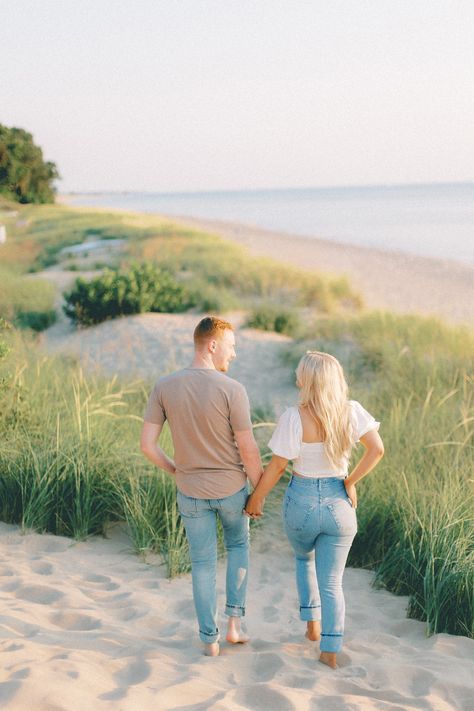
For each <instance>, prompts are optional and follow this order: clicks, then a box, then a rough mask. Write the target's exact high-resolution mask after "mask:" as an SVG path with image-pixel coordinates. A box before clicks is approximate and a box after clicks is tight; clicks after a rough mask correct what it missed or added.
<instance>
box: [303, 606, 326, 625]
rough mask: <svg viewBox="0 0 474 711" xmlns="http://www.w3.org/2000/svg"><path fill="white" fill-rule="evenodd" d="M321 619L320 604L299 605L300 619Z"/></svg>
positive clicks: (312, 620) (307, 620) (306, 620)
mask: <svg viewBox="0 0 474 711" xmlns="http://www.w3.org/2000/svg"><path fill="white" fill-rule="evenodd" d="M320 619H321V605H310V606H309V607H300V620H303V621H304V622H314V621H317V620H320Z"/></svg>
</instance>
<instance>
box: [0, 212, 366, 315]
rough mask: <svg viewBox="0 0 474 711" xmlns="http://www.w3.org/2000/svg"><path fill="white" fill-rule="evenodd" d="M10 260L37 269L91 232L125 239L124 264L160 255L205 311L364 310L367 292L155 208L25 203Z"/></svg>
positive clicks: (6, 258) (5, 257) (7, 250)
mask: <svg viewBox="0 0 474 711" xmlns="http://www.w3.org/2000/svg"><path fill="white" fill-rule="evenodd" d="M7 227H8V234H9V237H8V241H7V244H5V245H2V247H1V250H2V251H1V254H2V261H3V263H9V264H15V265H16V266H17V268H19V269H22V270H23V272H26V271H28V270H29V271H38V270H41V269H44V268H45V267H48V266H51V265H53V264H56V263H57V262H58V261H60V259H61V256H60V251H61V249H62V248H63V247H66V246H71V245H73V244H76V243H82V242H84V241H85V240H87V239H89V238H94V239H97V238H100V239H109V238H110V239H112V238H114V239H116V238H120V239H124V240H125V241H126V249H125V251H124V253H123V254H122V255H121V258H120V262H121V265H122V266H127V264H129V263H130V262H131V261H135V262H153V263H156V264H157V265H159V266H160V267H161V268H163V269H165V270H167V271H169V272H171V273H172V274H173V275H174V277H175V278H177V279H178V280H179V281H181V282H182V284H183V286H185V287H186V289H187V290H188V291H189V293H190V295H191V296H192V297H193V298H192V299H191V301H192V302H193V303H194V305H195V306H196V307H197V308H198V309H201V310H203V311H214V312H217V311H221V312H222V311H225V310H226V309H229V308H237V307H247V306H249V305H250V304H251V303H253V302H255V301H257V302H258V301H260V300H266V299H273V300H276V301H278V302H280V303H282V304H283V303H285V304H287V305H295V306H312V307H313V308H315V309H317V310H318V311H320V312H324V313H330V312H332V311H338V310H341V309H342V310H344V309H345V310H354V309H355V310H357V309H359V307H360V306H361V297H360V295H359V294H357V293H356V292H355V291H354V290H353V289H352V287H351V286H350V284H349V282H348V281H347V279H345V278H344V277H331V276H327V275H324V274H320V273H316V272H314V273H313V272H307V271H304V270H302V269H298V268H296V267H291V266H287V265H282V264H280V263H279V262H277V261H274V260H271V259H265V258H254V257H252V256H251V255H249V254H248V253H247V252H246V250H245V249H243V248H242V247H240V246H238V245H235V244H232V243H230V242H227V241H225V240H223V239H221V238H219V237H217V236H215V235H209V234H206V233H203V232H199V231H196V230H190V229H188V228H185V227H181V226H179V225H176V224H173V223H172V222H171V221H169V220H164V219H162V218H160V217H158V216H153V215H137V214H133V213H120V212H115V213H114V212H108V211H105V210H86V209H82V208H68V207H64V206H61V205H49V206H38V205H35V206H30V205H29V206H20V207H19V216H18V218H15V219H13V218H9V224H8V226H7Z"/></svg>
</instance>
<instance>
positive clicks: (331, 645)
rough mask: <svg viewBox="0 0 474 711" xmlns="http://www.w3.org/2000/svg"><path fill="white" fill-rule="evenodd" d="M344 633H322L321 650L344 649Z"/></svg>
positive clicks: (337, 650)
mask: <svg viewBox="0 0 474 711" xmlns="http://www.w3.org/2000/svg"><path fill="white" fill-rule="evenodd" d="M343 638H344V637H343V635H342V634H322V635H321V643H320V645H319V649H320V651H321V652H332V653H335V652H340V651H341V649H342V641H343Z"/></svg>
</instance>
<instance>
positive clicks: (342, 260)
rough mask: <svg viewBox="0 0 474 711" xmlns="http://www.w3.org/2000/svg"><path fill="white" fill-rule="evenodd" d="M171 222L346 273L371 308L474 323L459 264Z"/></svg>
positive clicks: (470, 286) (467, 273)
mask: <svg viewBox="0 0 474 711" xmlns="http://www.w3.org/2000/svg"><path fill="white" fill-rule="evenodd" d="M170 220H172V221H174V222H179V223H180V224H184V225H187V226H189V227H192V228H195V229H201V230H204V231H206V232H211V233H213V234H217V235H220V236H221V237H224V238H225V239H229V240H232V241H233V242H237V243H238V244H241V245H243V246H245V247H247V249H249V251H250V252H251V253H252V254H255V255H259V256H265V257H273V258H274V259H278V260H279V261H282V262H285V263H286V264H294V265H295V266H298V267H302V268H303V269H308V270H311V269H317V270H318V271H322V272H330V273H332V274H345V275H347V277H348V278H349V280H350V282H351V283H352V284H353V285H354V287H355V288H356V290H358V291H359V292H360V293H361V294H362V296H363V298H364V301H365V305H366V306H367V307H368V308H371V309H389V310H392V311H397V312H399V313H418V314H423V315H434V316H440V317H442V318H443V319H446V320H448V321H452V322H456V323H467V324H471V325H472V324H474V268H472V267H470V266H468V265H464V264H461V263H460V262H455V261H454V260H448V259H445V260H442V259H430V258H427V257H419V256H417V255H414V254H408V253H405V252H390V251H385V250H379V249H369V248H366V247H357V246H354V245H348V244H343V243H341V242H330V241H328V240H323V239H317V238H313V237H301V236H298V235H291V234H286V233H284V232H274V231H270V230H264V229H262V228H260V227H255V226H252V225H245V224H241V223H236V222H223V221H220V220H204V219H200V218H192V219H191V218H176V217H172V216H170Z"/></svg>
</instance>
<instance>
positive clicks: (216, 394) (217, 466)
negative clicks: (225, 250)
mask: <svg viewBox="0 0 474 711" xmlns="http://www.w3.org/2000/svg"><path fill="white" fill-rule="evenodd" d="M235 357H236V354H235V338H234V329H233V327H232V325H231V324H230V323H228V322H227V321H223V320H222V319H218V318H215V317H206V318H203V319H202V320H201V321H200V322H199V323H198V325H197V326H196V329H195V331H194V358H193V361H192V363H191V366H190V367H188V368H184V369H183V370H179V371H177V372H176V373H172V374H171V375H168V376H166V377H164V378H161V379H160V380H158V382H157V383H156V385H155V387H154V389H153V391H152V393H151V395H150V398H149V401H148V406H147V408H146V411H145V416H144V424H143V430H142V437H141V448H142V451H143V453H144V454H145V456H146V457H147V458H148V459H149V460H150V461H152V462H153V463H154V464H156V466H157V467H160V468H161V469H165V470H166V471H168V472H169V473H170V474H172V475H173V476H174V477H175V479H176V484H177V487H178V495H177V500H178V508H179V512H180V514H181V518H182V520H183V523H184V526H185V529H186V536H187V539H188V543H189V549H190V555H191V564H192V580H193V596H194V605H195V608H196V614H197V618H198V623H199V636H200V638H201V641H202V642H204V645H205V650H204V651H205V654H207V655H208V656H217V655H218V654H219V630H218V628H217V596H216V567H217V530H216V515H218V516H219V518H220V520H221V522H222V527H223V530H224V541H225V547H226V551H227V577H226V596H227V600H226V614H227V615H228V617H229V619H228V627H227V635H226V639H227V641H228V642H230V643H232V644H237V643H239V642H240V643H242V642H247V641H248V637H246V635H245V634H244V633H243V631H242V629H241V624H240V623H241V619H240V618H241V617H242V616H243V615H244V614H245V595H246V589H247V571H248V521H249V519H248V517H247V516H245V515H244V514H243V509H244V507H245V502H246V499H247V477H248V479H249V480H250V481H251V483H252V484H253V486H254V487H255V486H256V485H257V483H258V480H259V479H260V476H261V474H262V463H261V459H260V453H259V450H258V446H257V443H256V442H255V439H254V436H253V430H252V423H251V420H250V407H249V401H248V397H247V393H246V392H245V388H244V387H243V385H241V384H240V383H238V382H237V381H235V380H232V379H231V378H229V377H227V376H226V375H224V373H226V372H227V370H228V368H229V363H230V362H231V361H232V360H233V359H234V358H235ZM165 420H167V421H168V424H169V427H170V430H171V436H172V439H173V446H174V460H172V459H170V458H169V457H168V456H167V455H166V454H165V453H164V451H163V450H162V449H161V447H159V446H158V443H157V440H158V438H159V436H160V432H161V430H162V427H163V424H164V422H165Z"/></svg>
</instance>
